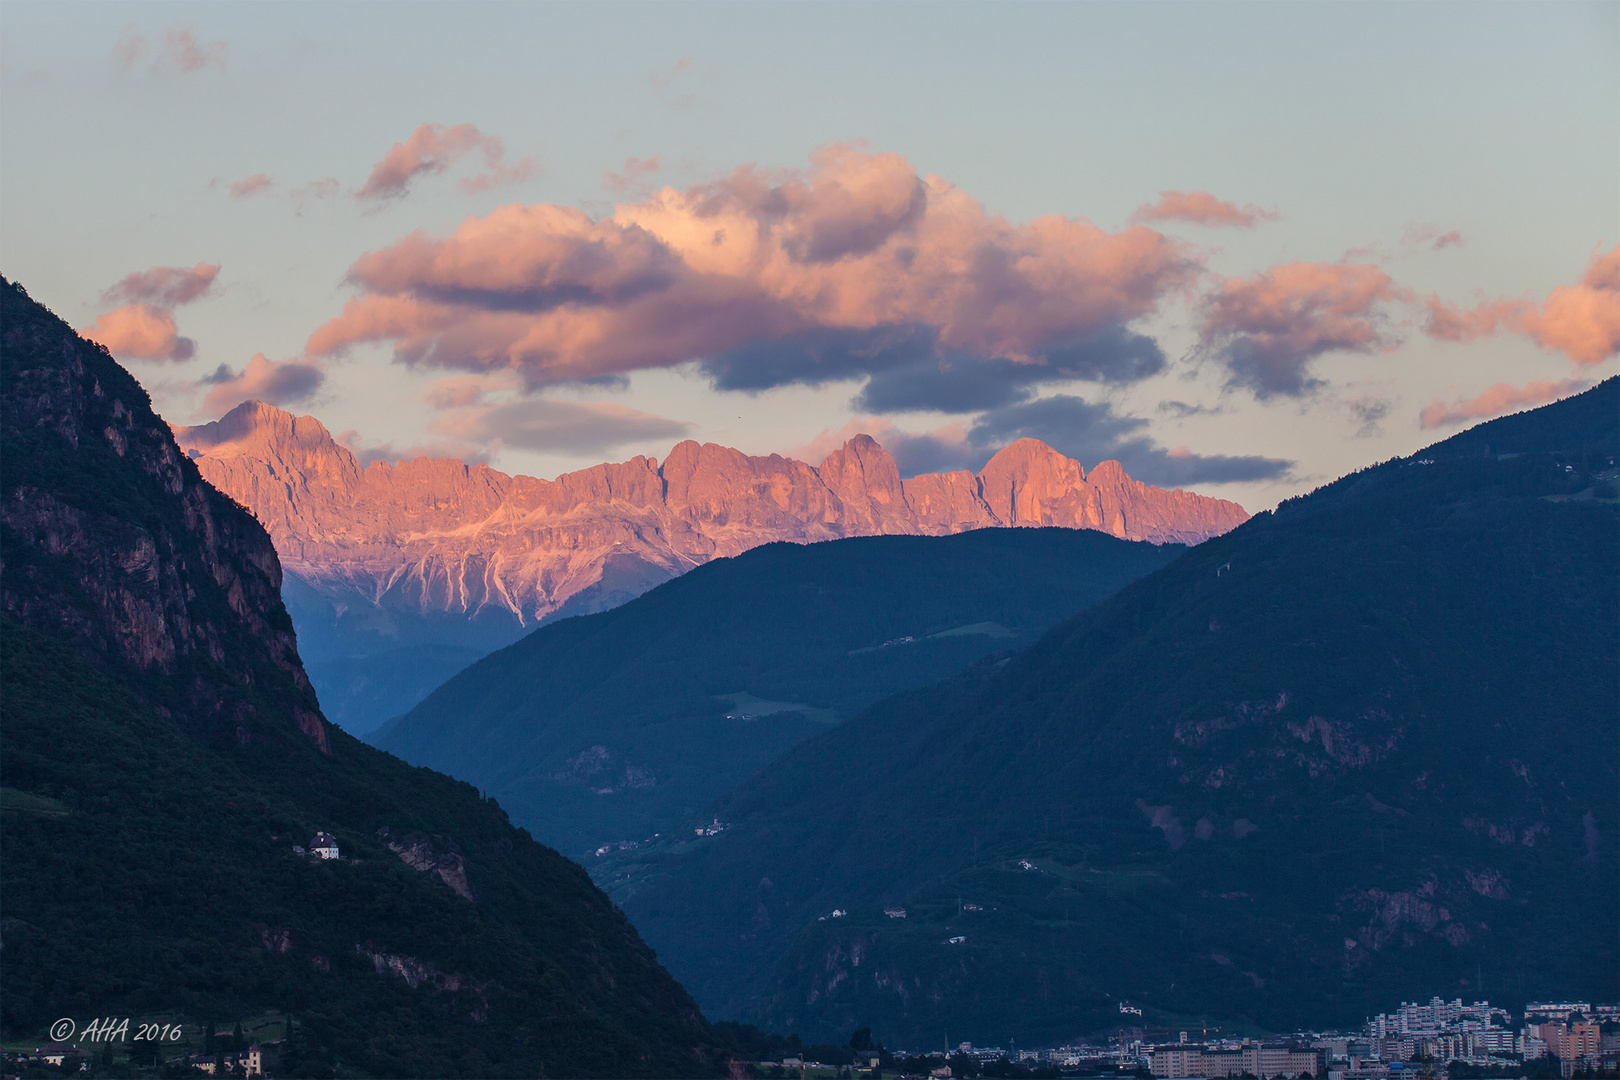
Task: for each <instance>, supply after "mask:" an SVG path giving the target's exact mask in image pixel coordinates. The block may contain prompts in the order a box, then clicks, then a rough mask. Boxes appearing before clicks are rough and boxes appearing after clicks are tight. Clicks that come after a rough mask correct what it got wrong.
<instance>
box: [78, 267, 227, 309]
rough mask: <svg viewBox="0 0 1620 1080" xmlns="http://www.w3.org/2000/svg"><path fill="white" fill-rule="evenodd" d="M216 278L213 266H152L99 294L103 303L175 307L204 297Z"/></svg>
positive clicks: (216, 273)
mask: <svg viewBox="0 0 1620 1080" xmlns="http://www.w3.org/2000/svg"><path fill="white" fill-rule="evenodd" d="M218 276H219V266H218V264H216V263H198V264H197V265H196V266H193V267H191V268H189V269H187V268H186V267H184V266H154V267H153V268H152V269H150V270H142V271H139V272H138V273H134V274H130V275H128V276H126V277H125V278H124V279H123V280H122V281H120V282H119V283H118V284H116V285H114V286H113V287H112V288H110V289H108V290H107V291H106V292H104V293H102V294H101V299H102V301H103V302H104V303H108V304H117V303H133V302H136V301H144V302H147V303H151V304H160V305H162V306H164V307H174V306H175V305H177V304H188V303H190V302H191V301H193V300H196V299H197V298H199V297H201V296H204V295H206V294H207V292H208V290H209V289H210V288H212V287H213V284H214V279H215V278H216V277H218Z"/></svg>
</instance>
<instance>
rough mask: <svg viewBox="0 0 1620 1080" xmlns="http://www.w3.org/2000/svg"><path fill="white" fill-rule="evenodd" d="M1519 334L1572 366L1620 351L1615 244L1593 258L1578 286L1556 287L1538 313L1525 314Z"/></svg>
mask: <svg viewBox="0 0 1620 1080" xmlns="http://www.w3.org/2000/svg"><path fill="white" fill-rule="evenodd" d="M1524 332H1525V333H1527V334H1529V335H1530V337H1531V338H1532V339H1534V340H1535V342H1536V344H1537V345H1540V346H1541V347H1542V348H1543V349H1558V350H1561V351H1562V352H1564V353H1565V354H1567V355H1568V356H1569V358H1570V359H1571V360H1573V361H1575V362H1576V363H1577V364H1583V365H1584V364H1597V363H1601V362H1602V361H1604V360H1607V359H1608V358H1609V357H1611V356H1613V355H1615V353H1617V352H1620V245H1616V246H1615V247H1614V248H1613V249H1612V250H1610V251H1609V253H1608V254H1607V255H1599V256H1598V257H1596V258H1595V259H1593V260H1592V264H1591V265H1590V266H1588V267H1587V269H1586V275H1585V276H1584V277H1583V278H1582V279H1581V283H1580V284H1579V285H1560V286H1559V287H1558V288H1556V289H1554V290H1553V291H1552V292H1551V293H1550V294H1549V295H1548V296H1547V301H1546V303H1544V304H1542V305H1541V310H1540V311H1531V312H1530V313H1529V314H1527V315H1525V317H1524Z"/></svg>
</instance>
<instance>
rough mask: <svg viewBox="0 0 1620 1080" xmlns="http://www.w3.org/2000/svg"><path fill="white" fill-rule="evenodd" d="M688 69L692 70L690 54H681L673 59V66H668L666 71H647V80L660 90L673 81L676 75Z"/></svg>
mask: <svg viewBox="0 0 1620 1080" xmlns="http://www.w3.org/2000/svg"><path fill="white" fill-rule="evenodd" d="M690 70H692V58H691V57H690V56H683V57H681V58H680V59H679V60H677V61H675V66H674V67H672V68H670V69H669V70H668V71H654V72H650V73H648V75H647V81H648V82H650V83H652V84H653V85H654V86H656V87H658V89H660V90H662V89H663V88H664V87H666V86H668V85H669V84H670V83H671V82H673V81H674V80H675V77H676V76H677V75H682V74H685V73H686V72H688V71H690Z"/></svg>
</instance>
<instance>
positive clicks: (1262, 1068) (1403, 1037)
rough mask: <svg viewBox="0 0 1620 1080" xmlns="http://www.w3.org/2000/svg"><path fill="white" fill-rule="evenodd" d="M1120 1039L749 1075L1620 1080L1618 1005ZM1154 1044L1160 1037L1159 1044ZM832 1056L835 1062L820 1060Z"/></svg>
mask: <svg viewBox="0 0 1620 1080" xmlns="http://www.w3.org/2000/svg"><path fill="white" fill-rule="evenodd" d="M1120 1013H1121V1020H1122V1021H1123V1023H1122V1025H1121V1027H1120V1030H1119V1034H1118V1035H1116V1036H1114V1037H1112V1038H1110V1039H1108V1040H1106V1041H1105V1042H1104V1043H1103V1044H1102V1045H1093V1044H1090V1043H1079V1044H1075V1045H1071V1046H1059V1047H1052V1048H1047V1049H1016V1048H1013V1049H1008V1048H1004V1047H999V1046H974V1045H973V1044H972V1043H966V1042H964V1043H959V1044H958V1045H957V1046H956V1047H955V1048H954V1049H951V1050H948V1051H940V1050H935V1051H921V1052H918V1051H909V1052H908V1051H895V1052H893V1053H890V1052H888V1051H883V1050H854V1049H852V1048H849V1047H838V1048H834V1047H806V1048H804V1050H803V1052H802V1053H800V1054H798V1055H795V1056H789V1057H785V1058H783V1059H782V1060H781V1062H780V1063H777V1062H756V1063H754V1069H755V1071H756V1075H763V1076H774V1077H793V1078H798V1077H801V1076H805V1075H809V1074H810V1073H811V1071H812V1070H814V1069H815V1067H816V1066H821V1067H823V1068H826V1067H829V1066H830V1067H836V1068H837V1069H838V1070H839V1071H838V1073H837V1075H840V1076H843V1075H850V1076H854V1075H862V1074H864V1075H872V1074H874V1073H877V1074H881V1073H885V1072H887V1073H891V1074H897V1075H901V1076H928V1077H930V1078H934V1077H939V1078H947V1077H953V1078H954V1077H978V1076H985V1077H1054V1078H1055V1077H1063V1076H1076V1077H1079V1076H1099V1075H1102V1076H1125V1075H1134V1076H1137V1077H1144V1078H1145V1077H1147V1076H1149V1075H1151V1076H1153V1077H1162V1078H1165V1080H1187V1078H1211V1080H1213V1078H1226V1077H1244V1078H1255V1080H1278V1078H1282V1080H1296V1078H1305V1080H1403V1078H1412V1080H1419V1078H1423V1080H1441V1078H1450V1080H1484V1078H1511V1077H1541V1078H1545V1080H1554V1078H1569V1077H1576V1076H1593V1077H1597V1076H1610V1077H1615V1076H1620V1004H1613V1005H1596V1006H1594V1005H1592V1004H1591V1003H1590V1002H1584V1001H1562V1002H1553V1001H1536V1002H1530V1003H1529V1004H1527V1005H1526V1006H1525V1007H1524V1011H1523V1013H1522V1014H1521V1015H1522V1017H1523V1019H1522V1021H1521V1022H1518V1023H1515V1022H1514V1020H1513V1017H1512V1016H1511V1015H1510V1014H1509V1012H1508V1010H1507V1009H1505V1008H1503V1007H1500V1006H1494V1005H1492V1004H1491V1003H1490V1002H1488V1001H1476V1002H1474V1003H1473V1004H1471V1005H1465V1004H1463V1002H1462V1000H1461V999H1460V998H1459V999H1457V1000H1454V1001H1449V1002H1447V1001H1443V1000H1441V999H1440V998H1438V997H1437V998H1433V999H1432V1000H1430V1002H1429V1003H1428V1004H1427V1005H1420V1004H1417V1003H1402V1005H1401V1006H1400V1008H1399V1009H1397V1010H1395V1011H1394V1012H1393V1013H1380V1014H1379V1015H1378V1016H1375V1017H1373V1018H1372V1019H1370V1020H1369V1021H1367V1024H1366V1025H1365V1026H1364V1027H1363V1028H1362V1030H1361V1031H1359V1032H1354V1033H1345V1032H1337V1031H1326V1032H1296V1033H1294V1034H1292V1035H1289V1036H1285V1037H1280V1038H1276V1039H1269V1040H1258V1039H1246V1038H1245V1039H1208V1038H1205V1037H1199V1038H1197V1039H1194V1038H1192V1036H1193V1035H1194V1034H1195V1033H1193V1032H1190V1031H1178V1032H1164V1031H1154V1030H1152V1029H1149V1028H1144V1027H1143V1026H1142V1021H1141V1010H1140V1009H1137V1008H1136V1007H1134V1006H1131V1005H1121V1006H1120ZM1165 1036H1168V1038H1166V1037H1165ZM828 1058H833V1059H836V1060H825V1059H828Z"/></svg>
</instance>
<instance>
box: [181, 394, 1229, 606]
mask: <svg viewBox="0 0 1620 1080" xmlns="http://www.w3.org/2000/svg"><path fill="white" fill-rule="evenodd" d="M175 437H176V439H177V440H178V441H179V443H180V445H181V446H183V447H185V448H186V450H187V452H188V453H189V454H190V456H191V457H192V458H193V459H194V460H195V461H196V463H197V467H198V468H199V469H200V470H201V471H202V474H203V475H204V476H205V477H207V478H208V480H209V481H210V482H212V483H213V484H214V485H215V486H216V487H218V488H219V489H220V490H221V491H224V492H226V493H227V494H229V495H230V496H232V497H233V498H235V499H236V500H237V501H238V502H240V503H242V504H243V505H244V506H246V507H248V508H249V509H250V510H252V511H253V513H254V514H255V515H256V516H257V517H258V519H259V520H260V521H261V522H262V523H263V524H264V526H265V528H266V529H268V530H269V532H270V535H271V537H272V538H273V539H274V541H275V544H276V550H277V551H278V552H279V553H280V555H281V559H282V563H283V565H284V566H285V567H286V568H287V570H288V572H289V573H292V574H295V575H296V576H297V577H298V578H300V579H301V580H302V581H303V582H305V583H307V584H309V585H310V586H312V587H313V588H314V589H315V591H316V592H317V593H319V594H321V595H323V596H325V597H327V598H329V600H330V602H331V603H333V604H334V605H338V606H340V607H341V606H343V605H356V604H358V605H373V606H375V607H376V608H377V609H379V610H393V611H416V612H420V613H457V614H462V615H466V616H472V617H477V616H479V615H481V614H487V613H490V612H495V613H509V614H510V616H511V617H513V618H515V619H516V621H517V622H518V623H519V624H521V625H532V624H533V623H534V622H536V621H538V620H539V619H542V618H544V617H545V616H547V615H549V614H552V613H554V612H557V611H559V610H561V609H563V608H564V606H565V605H568V604H569V602H570V601H571V600H573V601H574V605H573V608H571V609H570V610H594V609H595V608H598V607H603V606H608V604H609V603H610V602H613V601H622V600H623V599H627V598H628V597H626V596H619V595H617V592H623V591H627V588H626V586H624V585H621V586H619V587H618V588H617V592H614V593H613V595H611V596H609V595H600V596H598V595H593V594H591V593H590V592H589V590H592V589H596V590H598V591H599V592H602V593H604V594H605V593H607V592H609V591H612V590H610V589H609V586H610V585H611V584H612V582H613V581H622V582H625V583H628V585H629V587H630V588H633V589H634V591H640V590H641V589H644V588H648V587H651V585H654V584H657V583H658V582H659V581H660V580H663V579H666V578H669V577H673V576H675V575H678V574H681V573H684V572H685V571H686V570H688V569H690V568H692V567H693V566H696V565H698V564H700V563H704V562H707V561H708V560H710V559H715V558H722V557H727V556H732V555H737V554H740V553H741V552H743V551H746V550H748V549H749V548H752V547H756V546H758V545H760V544H765V543H770V542H772V541H779V540H788V541H794V542H801V543H805V542H813V541H818V540H832V539H838V538H840V537H846V536H871V535H882V534H914V535H915V534H922V535H947V534H951V533H958V532H963V531H966V530H968V529H979V528H986V527H996V526H1052V525H1056V526H1063V527H1068V528H1082V529H1098V530H1101V531H1103V532H1107V533H1111V534H1112V535H1114V536H1118V537H1121V538H1124V539H1129V540H1149V541H1153V542H1156V543H1165V542H1176V543H1189V544H1190V543H1198V542H1200V541H1202V540H1205V539H1208V538H1209V537H1211V536H1216V535H1219V534H1221V533H1224V532H1226V531H1228V530H1230V529H1232V528H1234V527H1236V526H1237V525H1239V524H1241V523H1242V522H1243V521H1244V520H1245V519H1246V518H1247V516H1248V515H1247V514H1245V513H1244V511H1243V508H1242V507H1240V506H1238V505H1237V504H1235V503H1231V502H1225V501H1223V500H1219V499H1211V498H1207V497H1204V496H1201V495H1196V494H1193V493H1191V492H1187V491H1179V490H1178V491H1164V490H1161V489H1159V488H1154V487H1150V486H1148V485H1146V484H1143V483H1140V482H1138V481H1135V480H1132V479H1131V478H1130V477H1129V476H1127V475H1126V474H1125V471H1124V469H1123V467H1121V466H1120V464H1119V463H1118V462H1116V461H1105V462H1102V463H1101V464H1099V465H1097V466H1096V467H1095V468H1094V469H1092V470H1091V472H1090V473H1089V474H1088V473H1087V472H1086V471H1085V469H1084V468H1083V467H1082V466H1081V464H1080V463H1079V462H1077V461H1073V460H1071V459H1069V458H1066V457H1064V456H1063V455H1062V454H1059V453H1058V452H1057V451H1055V450H1053V449H1052V448H1051V447H1049V446H1047V445H1045V444H1044V443H1041V442H1038V441H1036V440H1034V439H1022V440H1020V441H1018V442H1016V443H1014V444H1012V445H1011V446H1009V447H1007V448H1006V449H1004V450H1002V451H1001V452H1000V453H998V454H997V455H996V456H995V457H994V458H992V459H991V460H990V462H989V463H988V464H987V465H986V466H985V468H984V469H983V470H982V471H980V472H979V473H978V474H976V475H975V474H973V473H969V472H952V473H939V474H931V475H925V476H917V477H913V478H912V479H910V480H902V479H901V478H900V474H899V470H898V469H897V468H896V467H895V463H894V459H893V458H891V457H890V456H889V454H888V453H887V452H886V451H884V449H883V448H882V447H881V446H879V445H878V444H877V442H875V441H874V440H873V439H872V438H871V437H869V436H866V435H859V436H856V437H855V438H854V439H851V440H850V441H849V442H847V443H846V444H845V445H844V446H843V447H842V448H840V449H839V450H836V451H834V452H833V453H832V454H829V455H828V456H827V458H826V459H825V460H824V461H822V463H821V464H820V465H819V466H811V465H808V464H806V463H804V462H801V461H792V460H789V459H787V458H783V457H780V456H777V455H774V454H773V455H771V456H769V457H749V456H748V455H745V454H743V453H740V452H739V451H736V450H731V449H728V448H726V447H722V446H715V445H713V444H703V445H699V444H698V443H696V442H691V441H688V442H683V443H680V444H679V445H677V446H676V447H675V448H674V449H672V450H671V451H670V453H669V456H668V457H667V458H665V459H664V461H663V462H662V463H660V462H658V461H656V460H654V459H652V458H645V457H636V458H632V459H631V460H629V461H626V462H622V463H618V464H604V465H596V466H593V467H592V468H589V469H584V470H581V471H579V472H574V473H567V474H565V475H562V476H559V477H558V478H557V479H555V480H549V481H548V480H540V479H536V478H534V477H528V476H508V475H506V474H504V473H501V472H497V471H496V470H494V469H491V468H489V467H488V466H485V465H467V464H465V463H463V462H461V461H456V460H451V459H430V458H417V459H416V460H414V461H405V462H400V463H399V464H397V465H389V464H386V463H383V462H373V463H372V464H370V465H369V466H366V467H365V468H361V467H360V465H359V464H358V463H357V462H356V460H355V458H354V456H353V455H352V454H351V453H350V452H349V451H348V450H347V449H346V448H345V447H343V446H341V445H339V444H338V443H337V442H335V441H334V440H333V439H332V438H331V436H330V435H329V434H328V433H327V431H326V429H325V428H324V427H322V426H321V424H320V423H319V422H318V421H316V420H315V419H314V418H312V417H307V416H303V417H294V416H292V415H291V414H289V413H286V412H283V411H281V410H279V409H275V408H272V407H271V406H268V405H263V404H260V403H258V402H247V403H245V404H243V405H240V406H238V407H237V408H236V409H234V410H232V411H231V412H230V413H228V414H227V415H226V416H224V417H223V418H221V419H220V420H217V421H215V422H213V423H210V424H204V425H201V426H199V427H190V428H177V429H175ZM605 568H606V570H605ZM633 594H634V592H633V591H632V592H631V595H633ZM587 601H588V602H589V603H587Z"/></svg>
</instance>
